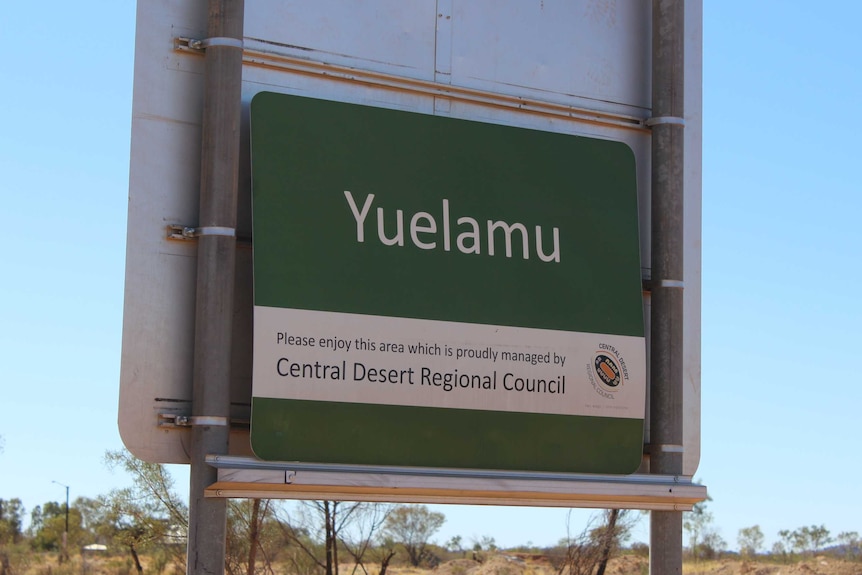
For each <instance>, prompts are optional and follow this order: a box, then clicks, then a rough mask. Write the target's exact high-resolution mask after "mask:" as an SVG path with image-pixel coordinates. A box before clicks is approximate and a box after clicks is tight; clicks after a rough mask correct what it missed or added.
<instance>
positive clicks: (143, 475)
mask: <svg viewBox="0 0 862 575" xmlns="http://www.w3.org/2000/svg"><path fill="white" fill-rule="evenodd" d="M106 463H107V464H108V465H109V466H110V467H111V468H118V469H122V470H125V471H126V472H128V473H129V474H130V475H131V477H132V480H133V481H132V485H131V486H129V487H126V488H123V489H115V490H112V491H111V492H109V493H107V494H105V495H102V496H100V497H97V498H96V499H90V498H86V497H79V498H78V499H76V500H74V501H73V502H71V504H70V506H69V509H68V528H67V523H66V515H67V510H66V506H65V502H64V503H62V504H61V503H57V502H53V501H48V502H45V503H44V504H42V505H38V506H36V507H35V508H34V509H32V510H30V512H29V525H28V526H25V523H26V522H25V520H26V519H27V517H28V515H27V510H25V509H24V506H23V504H22V502H21V500H20V499H16V498H11V499H0V575H75V574H77V573H82V574H83V575H87V574H91V575H143V574H144V573H147V574H149V573H157V574H159V575H163V574H165V573H167V574H168V575H182V574H183V573H184V572H185V546H186V537H187V532H188V509H187V507H186V505H185V503H184V502H183V500H182V498H180V497H179V496H178V495H177V494H176V493H175V491H174V486H173V482H172V480H171V477H170V475H169V474H167V472H166V470H165V468H164V467H163V466H161V465H157V464H148V463H144V462H142V461H140V460H137V459H135V458H134V457H133V456H131V455H130V454H129V453H127V452H109V453H107V454H106ZM708 502H709V500H707V501H705V502H703V503H700V504H698V505H696V506H695V508H694V509H693V510H692V511H691V512H689V513H686V514H685V516H684V529H685V531H686V534H687V537H688V539H687V541H688V548H687V549H686V558H687V560H688V561H690V562H692V563H693V564H694V565H695V568H694V570H696V571H697V572H702V573H708V572H712V571H716V572H719V571H720V572H721V573H736V572H740V573H742V572H751V571H752V570H753V568H752V567H750V566H749V567H744V568H743V567H739V570H738V571H737V570H735V569H734V568H728V567H727V565H728V563H727V561H731V562H733V561H736V562H740V563H739V564H740V565H745V564H746V563H747V564H749V565H750V564H751V563H754V562H757V563H764V564H772V565H774V566H775V568H776V569H778V568H779V567H780V566H782V565H783V566H784V567H785V568H787V567H788V566H789V567H790V569H791V570H790V571H788V573H795V571H793V570H792V569H794V568H795V567H794V566H793V565H789V564H792V563H799V562H801V563H799V564H800V565H802V566H803V567H805V565H806V563H805V562H811V564H812V565H815V568H813V569H812V568H811V567H805V569H803V570H802V571H800V573H802V572H806V573H807V572H808V571H806V569H807V570H809V571H810V570H816V571H817V572H818V573H822V574H835V575H845V574H853V575H858V573H862V568H860V567H862V539H860V536H859V533H858V532H856V531H845V532H841V533H839V534H837V535H836V536H834V537H833V535H832V534H831V533H830V531H829V530H828V529H827V528H826V527H825V526H824V525H808V526H802V527H798V528H796V529H793V530H783V531H781V532H780V533H779V537H780V540H779V541H778V542H776V543H775V545H773V547H772V550H771V553H765V552H764V551H763V548H764V540H765V537H764V534H763V532H762V530H761V528H760V526H759V525H752V526H750V527H745V528H742V529H740V530H739V532H738V534H737V543H738V546H739V554H736V553H732V552H729V551H727V549H726V547H727V545H726V543H725V542H724V540H723V539H722V538H721V536H720V535H719V533H718V531H717V529H716V528H715V527H714V525H713V515H712V513H711V512H710V511H709V509H708V507H707V506H708ZM640 517H641V515H640V514H638V513H637V512H634V511H625V510H606V511H604V512H601V513H599V514H596V515H595V516H594V517H593V520H592V521H591V522H590V523H589V524H588V525H587V526H586V527H584V528H583V529H582V530H580V531H578V532H577V533H576V534H572V530H571V529H570V526H569V525H568V522H567V525H566V533H567V535H566V537H564V538H563V539H562V540H560V542H559V543H558V545H556V546H554V547H551V548H540V547H537V546H535V545H533V544H532V543H530V542H527V543H526V544H525V545H523V546H520V547H518V548H516V549H509V550H500V549H498V546H497V544H496V542H495V541H494V539H493V538H492V537H489V536H482V537H479V538H477V539H473V540H471V542H470V543H466V542H465V541H464V539H463V538H462V537H461V536H453V537H451V538H450V539H449V540H448V541H447V542H446V543H445V545H438V544H436V543H435V542H434V541H433V537H434V535H435V534H436V533H438V531H439V530H440V528H441V527H442V525H443V524H444V522H445V517H444V516H443V514H442V513H437V512H432V511H431V510H429V509H428V508H427V507H426V506H424V505H388V504H380V503H355V502H342V501H306V502H300V503H291V504H284V503H282V502H279V501H275V500H265V499H253V500H236V501H230V502H229V506H228V516H227V540H226V543H227V545H226V547H227V554H226V558H225V569H226V572H227V574H228V575H292V574H296V575H408V574H409V575H417V574H418V573H419V570H422V569H432V568H436V569H437V573H436V575H606V574H610V573H614V574H617V575H624V574H628V573H644V572H646V569H647V563H646V562H647V561H648V559H647V557H648V554H649V549H648V546H647V545H646V544H644V543H640V542H635V543H633V544H631V545H630V546H629V547H626V545H627V543H628V541H629V538H630V534H631V530H632V527H633V526H634V525H635V524H636V523H637V521H639V519H640ZM64 534H65V536H66V538H67V548H68V550H69V552H70V558H69V559H70V561H69V562H66V563H64V562H62V559H63V557H62V541H63V536H64ZM830 545H832V546H831V547H830ZM827 559H828V560H829V561H827ZM830 562H831V563H830ZM827 564H831V565H838V566H842V565H849V566H850V567H848V568H847V569H845V570H844V571H841V570H837V571H834V570H827V569H825V568H824V565H827ZM770 569H771V568H764V569H758V570H757V572H758V573H764V574H766V573H773V572H777V571H774V570H770ZM688 571H691V569H688ZM782 572H784V571H782Z"/></svg>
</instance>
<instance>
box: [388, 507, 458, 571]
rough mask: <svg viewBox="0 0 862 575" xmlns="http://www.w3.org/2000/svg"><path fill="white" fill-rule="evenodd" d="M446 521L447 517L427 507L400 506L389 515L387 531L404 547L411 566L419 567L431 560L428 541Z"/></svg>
mask: <svg viewBox="0 0 862 575" xmlns="http://www.w3.org/2000/svg"><path fill="white" fill-rule="evenodd" d="M445 521H446V516H445V515H443V514H442V513H438V512H436V511H430V510H429V509H428V507H426V506H425V505H399V506H397V507H395V509H393V510H392V513H390V514H389V517H388V519H387V520H386V526H385V531H386V533H387V534H388V535H389V536H390V537H392V539H393V540H394V541H396V542H397V543H400V544H401V545H402V546H403V547H404V551H406V553H407V559H408V560H409V561H410V564H411V565H413V566H414V567H418V566H419V564H420V563H422V561H425V560H427V559H429V556H428V555H429V552H428V540H429V539H430V538H431V536H432V535H434V534H435V533H436V532H437V531H438V530H439V529H440V527H442V526H443V523H444V522H445Z"/></svg>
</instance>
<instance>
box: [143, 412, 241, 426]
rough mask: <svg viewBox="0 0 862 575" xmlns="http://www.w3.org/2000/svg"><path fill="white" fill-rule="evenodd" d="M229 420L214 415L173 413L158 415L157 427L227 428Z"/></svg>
mask: <svg viewBox="0 0 862 575" xmlns="http://www.w3.org/2000/svg"><path fill="white" fill-rule="evenodd" d="M229 425H230V419H229V418H227V417H220V416H216V415H177V414H175V413H160V414H159V427H195V426H206V427H228V426H229Z"/></svg>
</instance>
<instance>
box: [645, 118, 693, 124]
mask: <svg viewBox="0 0 862 575" xmlns="http://www.w3.org/2000/svg"><path fill="white" fill-rule="evenodd" d="M644 124H646V125H647V126H658V125H659V124H673V125H676V126H685V118H680V117H679V116H656V117H655V118H649V119H647V121H646V122H644Z"/></svg>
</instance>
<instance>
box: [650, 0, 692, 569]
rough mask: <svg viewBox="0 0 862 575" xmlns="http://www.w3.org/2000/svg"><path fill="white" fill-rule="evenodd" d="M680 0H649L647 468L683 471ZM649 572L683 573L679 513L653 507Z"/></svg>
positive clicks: (682, 38) (660, 471) (666, 472)
mask: <svg viewBox="0 0 862 575" xmlns="http://www.w3.org/2000/svg"><path fill="white" fill-rule="evenodd" d="M684 4H685V2H684V0H653V3H652V22H653V24H652V26H653V28H652V30H653V32H652V50H653V60H652V116H653V117H652V119H651V121H650V124H651V125H652V126H653V129H652V242H651V253H652V295H651V300H652V301H651V303H652V318H651V329H650V349H651V352H650V382H651V383H650V472H651V473H656V474H662V475H680V474H682V442H683V429H682V411H683V410H682V391H683V386H682V380H683V378H682V375H683V369H682V361H683V355H682V353H683V333H682V327H683V321H682V320H683V149H684V146H683V135H684V134H683V131H684V130H683V117H684V110H683V65H684V61H683V56H684V48H683V47H684V43H685V35H684V14H685V13H684ZM650 573H651V574H652V575H678V574H681V573H682V512H680V511H652V512H651V514H650Z"/></svg>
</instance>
